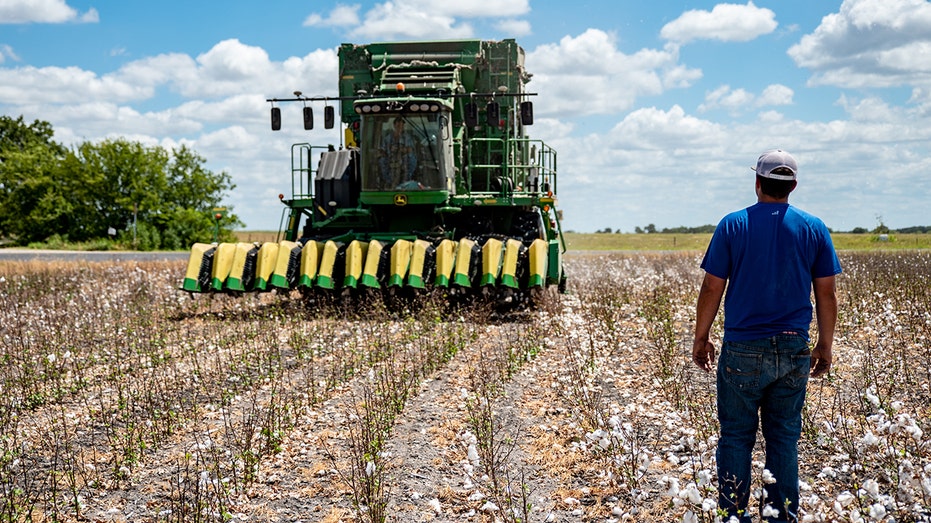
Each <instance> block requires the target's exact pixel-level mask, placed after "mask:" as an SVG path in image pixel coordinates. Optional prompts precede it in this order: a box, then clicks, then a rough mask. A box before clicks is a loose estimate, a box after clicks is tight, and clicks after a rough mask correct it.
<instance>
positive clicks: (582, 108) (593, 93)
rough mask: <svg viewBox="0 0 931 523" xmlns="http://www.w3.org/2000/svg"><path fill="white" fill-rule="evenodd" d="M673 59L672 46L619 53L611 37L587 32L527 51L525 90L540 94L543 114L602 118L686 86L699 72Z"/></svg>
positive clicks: (676, 55) (674, 57)
mask: <svg viewBox="0 0 931 523" xmlns="http://www.w3.org/2000/svg"><path fill="white" fill-rule="evenodd" d="M593 57H597V59H593ZM678 58H679V57H678V52H677V50H676V48H675V47H674V46H670V47H668V48H666V49H661V50H658V49H641V50H639V51H637V52H636V53H633V54H625V53H623V52H621V51H620V50H618V48H617V41H616V38H615V36H614V35H611V34H609V33H606V32H604V31H600V30H597V29H589V30H587V31H586V32H584V33H582V34H581V35H579V36H577V37H572V36H566V37H564V38H562V39H561V40H560V41H559V42H558V43H554V44H546V45H542V46H540V47H538V48H536V49H534V50H533V51H530V52H528V53H527V69H528V70H529V71H530V72H531V73H533V75H534V76H533V84H532V85H533V87H532V88H531V89H532V90H535V91H539V92H540V93H544V94H543V96H541V102H542V103H541V104H540V105H541V110H542V113H543V114H546V113H558V114H577V115H587V114H605V113H616V112H618V111H623V110H627V109H630V108H631V107H632V106H633V104H634V102H635V101H636V100H637V98H638V97H641V96H650V95H658V94H660V93H662V92H664V90H666V89H667V88H670V87H685V86H688V85H691V83H692V82H694V80H696V79H697V78H699V77H700V76H701V72H700V71H698V70H694V69H688V68H686V67H684V66H682V65H681V64H679V63H677V62H678Z"/></svg>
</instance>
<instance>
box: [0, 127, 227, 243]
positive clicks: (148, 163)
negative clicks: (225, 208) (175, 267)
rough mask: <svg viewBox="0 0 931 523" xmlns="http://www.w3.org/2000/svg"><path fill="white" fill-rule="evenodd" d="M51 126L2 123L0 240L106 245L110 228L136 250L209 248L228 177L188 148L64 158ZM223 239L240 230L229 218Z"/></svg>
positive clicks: (86, 152) (136, 148)
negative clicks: (54, 238) (207, 243)
mask: <svg viewBox="0 0 931 523" xmlns="http://www.w3.org/2000/svg"><path fill="white" fill-rule="evenodd" d="M53 134H54V133H53V130H52V127H51V125H50V124H49V123H47V122H41V121H38V120H37V121H36V122H34V123H33V124H31V125H27V124H26V123H25V122H24V121H23V118H22V117H19V119H15V120H14V119H12V118H9V117H5V116H4V117H0V236H2V237H7V238H13V239H14V240H15V241H17V242H18V243H21V244H26V243H29V242H35V241H42V240H45V239H46V238H49V237H52V236H57V237H60V238H62V239H64V240H67V241H87V240H93V239H97V238H106V237H107V232H108V230H109V229H110V228H114V229H117V230H118V231H120V240H121V241H122V242H123V243H125V244H131V245H134V246H135V247H136V248H139V249H158V248H167V249H184V248H187V247H189V246H190V244H191V243H194V242H196V241H209V240H211V239H212V238H213V236H214V231H215V227H216V222H215V221H214V220H213V212H212V209H213V208H214V207H217V206H219V205H220V203H221V201H222V198H223V196H224V194H225V193H226V192H227V191H229V190H231V189H233V188H234V187H235V186H234V185H233V184H232V179H231V177H230V176H229V174H227V173H225V172H221V173H213V172H211V171H210V170H208V169H206V168H204V164H205V163H206V160H205V159H204V158H203V157H201V156H200V155H198V154H197V153H196V152H194V151H193V150H191V149H190V148H188V147H186V146H181V147H179V148H178V149H175V150H173V151H171V150H167V149H165V148H162V147H157V146H147V145H144V144H142V143H139V142H132V141H129V140H126V139H115V140H105V141H102V142H99V143H90V142H85V143H82V144H80V145H78V146H77V147H75V148H74V149H73V150H71V151H69V150H67V149H65V148H64V147H63V146H62V145H60V144H58V143H55V142H54V141H52V136H53ZM222 225H223V228H222V229H221V239H222V240H232V239H233V235H232V232H231V230H230V229H231V228H233V227H237V226H241V225H242V222H240V221H239V219H238V218H237V217H236V215H234V214H231V213H227V217H226V218H225V219H224V222H223V224H222Z"/></svg>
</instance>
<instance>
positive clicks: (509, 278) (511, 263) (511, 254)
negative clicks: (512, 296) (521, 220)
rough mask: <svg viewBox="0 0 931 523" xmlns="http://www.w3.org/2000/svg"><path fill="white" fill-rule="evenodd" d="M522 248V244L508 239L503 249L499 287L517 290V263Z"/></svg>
mask: <svg viewBox="0 0 931 523" xmlns="http://www.w3.org/2000/svg"><path fill="white" fill-rule="evenodd" d="M523 248H524V244H522V243H521V242H520V241H519V240H515V239H514V238H508V241H507V242H506V243H505V247H504V262H503V263H502V264H501V285H504V286H505V287H510V288H512V289H516V288H518V286H519V282H518V281H517V262H518V260H519V259H520V252H521V250H522V249H523Z"/></svg>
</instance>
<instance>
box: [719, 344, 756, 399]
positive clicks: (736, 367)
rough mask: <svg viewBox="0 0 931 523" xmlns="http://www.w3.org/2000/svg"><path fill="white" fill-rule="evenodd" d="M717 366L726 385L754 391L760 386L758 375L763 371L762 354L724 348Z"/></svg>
mask: <svg viewBox="0 0 931 523" xmlns="http://www.w3.org/2000/svg"><path fill="white" fill-rule="evenodd" d="M719 365H720V366H721V369H722V373H723V376H724V380H725V381H726V382H727V384H728V385H730V386H732V387H734V388H736V389H740V390H748V389H755V388H758V387H759V386H760V374H761V373H762V369H763V355H762V354H760V353H747V352H739V351H735V350H731V349H730V348H729V347H725V348H724V350H723V351H722V352H721V361H720V363H719Z"/></svg>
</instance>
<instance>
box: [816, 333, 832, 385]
mask: <svg viewBox="0 0 931 523" xmlns="http://www.w3.org/2000/svg"><path fill="white" fill-rule="evenodd" d="M833 362H834V356H833V355H832V354H831V344H830V343H822V342H821V340H818V343H817V344H815V348H814V350H812V351H811V377H812V378H817V377H819V376H823V375H825V374H827V372H828V371H829V370H831V363H833Z"/></svg>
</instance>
